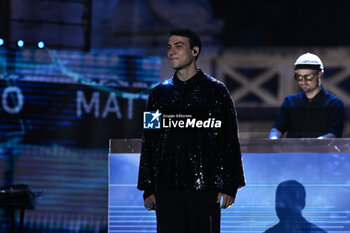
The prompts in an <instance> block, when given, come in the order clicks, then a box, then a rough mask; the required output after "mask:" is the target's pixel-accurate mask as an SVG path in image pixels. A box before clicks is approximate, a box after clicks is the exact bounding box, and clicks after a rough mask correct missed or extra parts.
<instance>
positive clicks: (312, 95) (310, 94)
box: [305, 87, 321, 100]
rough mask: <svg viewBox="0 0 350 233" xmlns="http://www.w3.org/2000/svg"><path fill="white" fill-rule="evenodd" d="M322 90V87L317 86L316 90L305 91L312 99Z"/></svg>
mask: <svg viewBox="0 0 350 233" xmlns="http://www.w3.org/2000/svg"><path fill="white" fill-rule="evenodd" d="M320 91H321V87H317V88H316V89H315V90H313V91H310V92H307V93H305V95H306V97H307V98H308V99H309V100H311V99H313V98H314V97H315V96H316V95H317V94H318V93H319V92H320Z"/></svg>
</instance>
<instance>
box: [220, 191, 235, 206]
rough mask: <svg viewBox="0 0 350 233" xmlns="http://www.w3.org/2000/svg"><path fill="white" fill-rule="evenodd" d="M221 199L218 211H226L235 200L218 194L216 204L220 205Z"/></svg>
mask: <svg viewBox="0 0 350 233" xmlns="http://www.w3.org/2000/svg"><path fill="white" fill-rule="evenodd" d="M221 197H222V204H221V206H220V209H226V208H228V207H230V206H232V205H233V203H235V199H234V198H233V197H231V196H230V195H227V194H224V193H218V198H217V203H220V201H221Z"/></svg>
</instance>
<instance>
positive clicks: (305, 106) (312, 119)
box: [269, 53, 344, 139]
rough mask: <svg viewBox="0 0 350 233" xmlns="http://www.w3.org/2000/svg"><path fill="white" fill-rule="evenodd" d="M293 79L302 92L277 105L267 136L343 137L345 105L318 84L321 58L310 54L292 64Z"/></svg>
mask: <svg viewBox="0 0 350 233" xmlns="http://www.w3.org/2000/svg"><path fill="white" fill-rule="evenodd" d="M294 70H295V72H294V79H295V80H296V82H297V83H298V85H299V87H300V89H301V90H302V91H301V92H299V93H297V94H295V95H290V96H287V97H286V98H285V99H284V101H283V103H282V106H281V107H280V109H279V111H278V115H277V119H276V121H275V123H274V125H273V127H272V129H271V131H270V135H269V138H270V139H276V138H280V137H281V135H283V134H284V133H287V135H286V137H288V138H320V139H322V138H335V137H338V138H340V137H342V136H343V128H344V104H343V102H342V101H341V100H340V99H339V98H337V97H335V96H334V95H331V94H329V93H328V92H326V91H325V90H324V88H323V86H322V85H321V78H322V76H323V73H324V69H323V64H322V61H321V59H320V58H319V57H318V56H316V55H314V54H311V53H305V54H303V55H301V56H300V57H299V58H298V59H297V60H296V62H295V64H294Z"/></svg>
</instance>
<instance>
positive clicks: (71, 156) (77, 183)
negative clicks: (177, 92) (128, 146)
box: [0, 49, 160, 232]
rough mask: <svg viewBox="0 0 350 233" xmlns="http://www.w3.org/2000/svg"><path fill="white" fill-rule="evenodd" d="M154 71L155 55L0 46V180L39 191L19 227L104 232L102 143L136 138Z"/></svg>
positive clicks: (105, 173)
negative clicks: (6, 47) (35, 201)
mask: <svg viewBox="0 0 350 233" xmlns="http://www.w3.org/2000/svg"><path fill="white" fill-rule="evenodd" d="M159 69H160V59H159V58H157V57H141V56H118V55H115V54H103V53H85V52H76V51H54V50H30V49H23V50H16V51H13V50H6V49H0V115H1V117H0V143H1V148H0V169H1V170H0V171H1V172H0V179H1V184H2V185H11V184H27V185H28V186H29V187H30V188H31V189H32V191H34V192H40V191H43V196H42V197H40V198H38V201H37V204H36V208H35V210H27V211H26V212H25V219H24V226H25V232H39V230H42V231H43V232H105V231H106V228H107V207H108V204H107V190H108V188H107V187H108V162H107V160H108V140H109V139H110V138H124V137H131V138H135V137H140V135H141V128H142V111H143V109H144V107H145V104H146V99H147V96H148V93H149V90H150V89H151V88H152V87H153V86H154V85H155V84H157V83H159V80H160V74H159V73H160V72H159ZM17 217H18V216H17ZM1 221H2V223H4V222H6V218H5V217H4V214H2V219H1ZM1 226H2V227H1V231H2V232H7V230H8V229H6V227H7V226H6V224H1Z"/></svg>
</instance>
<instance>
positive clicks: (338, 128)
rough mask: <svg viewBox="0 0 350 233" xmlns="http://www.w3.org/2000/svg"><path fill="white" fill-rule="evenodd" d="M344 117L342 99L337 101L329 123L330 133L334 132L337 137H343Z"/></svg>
mask: <svg viewBox="0 0 350 233" xmlns="http://www.w3.org/2000/svg"><path fill="white" fill-rule="evenodd" d="M344 119H345V114H344V103H343V101H341V100H338V101H335V103H334V104H333V106H332V107H331V113H330V116H329V119H328V123H327V130H328V133H332V134H334V135H335V136H336V137H337V138H341V137H343V128H344Z"/></svg>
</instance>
